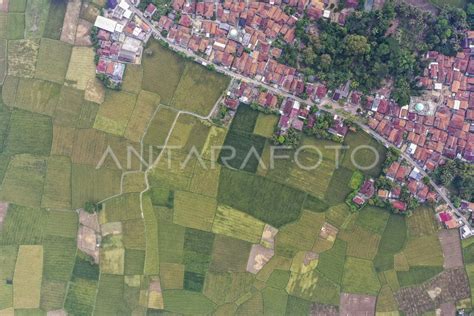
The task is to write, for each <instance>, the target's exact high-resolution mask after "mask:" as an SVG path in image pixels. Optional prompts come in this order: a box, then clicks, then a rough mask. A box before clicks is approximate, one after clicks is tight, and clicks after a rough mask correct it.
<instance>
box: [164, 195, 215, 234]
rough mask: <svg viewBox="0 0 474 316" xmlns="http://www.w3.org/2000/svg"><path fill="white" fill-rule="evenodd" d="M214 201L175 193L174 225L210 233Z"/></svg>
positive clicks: (200, 196) (201, 196)
mask: <svg viewBox="0 0 474 316" xmlns="http://www.w3.org/2000/svg"><path fill="white" fill-rule="evenodd" d="M216 208H217V203H216V200H215V199H213V198H210V197H207V196H204V195H200V194H195V193H191V192H185V191H177V192H175V195H174V216H173V222H174V223H175V224H178V225H181V226H184V227H191V228H195V229H201V230H205V231H210V230H211V228H212V223H213V220H214V215H215V213H216Z"/></svg>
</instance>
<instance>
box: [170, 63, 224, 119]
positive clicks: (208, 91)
mask: <svg viewBox="0 0 474 316" xmlns="http://www.w3.org/2000/svg"><path fill="white" fill-rule="evenodd" d="M229 81H230V79H229V77H227V76H224V75H222V74H218V73H216V72H212V71H209V70H208V69H206V68H204V67H203V66H201V65H198V64H195V63H187V64H186V68H185V69H184V72H183V74H182V76H181V80H180V81H179V84H178V86H177V88H176V91H175V93H174V95H173V99H172V101H171V105H172V106H173V107H175V108H177V109H180V110H185V111H190V112H194V113H196V114H199V115H204V116H205V115H208V114H209V112H210V111H211V109H212V107H213V106H214V104H215V103H216V101H217V100H218V99H219V97H220V96H221V94H222V93H223V92H224V90H225V89H226V88H227V85H228V84H229Z"/></svg>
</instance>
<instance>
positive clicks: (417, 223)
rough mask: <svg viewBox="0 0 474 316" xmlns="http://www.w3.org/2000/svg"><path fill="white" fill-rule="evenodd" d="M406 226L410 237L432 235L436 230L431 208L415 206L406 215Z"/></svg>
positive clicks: (436, 226) (436, 225)
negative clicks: (414, 208)
mask: <svg viewBox="0 0 474 316" xmlns="http://www.w3.org/2000/svg"><path fill="white" fill-rule="evenodd" d="M407 226H408V234H409V235H410V237H422V236H427V235H433V234H435V233H436V232H437V231H438V224H437V223H436V219H435V214H434V211H433V209H432V208H430V207H425V206H421V207H419V208H417V209H416V210H415V211H413V214H412V215H410V216H408V217H407Z"/></svg>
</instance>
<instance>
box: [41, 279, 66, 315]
mask: <svg viewBox="0 0 474 316" xmlns="http://www.w3.org/2000/svg"><path fill="white" fill-rule="evenodd" d="M66 287H67V283H66V282H60V281H49V280H43V283H42V284H41V303H40V307H41V309H42V310H44V311H53V310H58V309H61V308H63V302H64V298H65V297H66Z"/></svg>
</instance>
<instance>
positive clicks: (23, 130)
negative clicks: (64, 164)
mask: <svg viewBox="0 0 474 316" xmlns="http://www.w3.org/2000/svg"><path fill="white" fill-rule="evenodd" d="M52 132H53V131H52V124H51V119H50V118H49V117H47V116H44V115H39V114H35V113H31V112H25V111H13V113H12V115H11V120H10V132H9V135H8V138H7V141H6V148H5V150H6V152H7V153H9V154H11V155H16V154H33V155H49V153H50V151H51V142H52Z"/></svg>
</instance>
